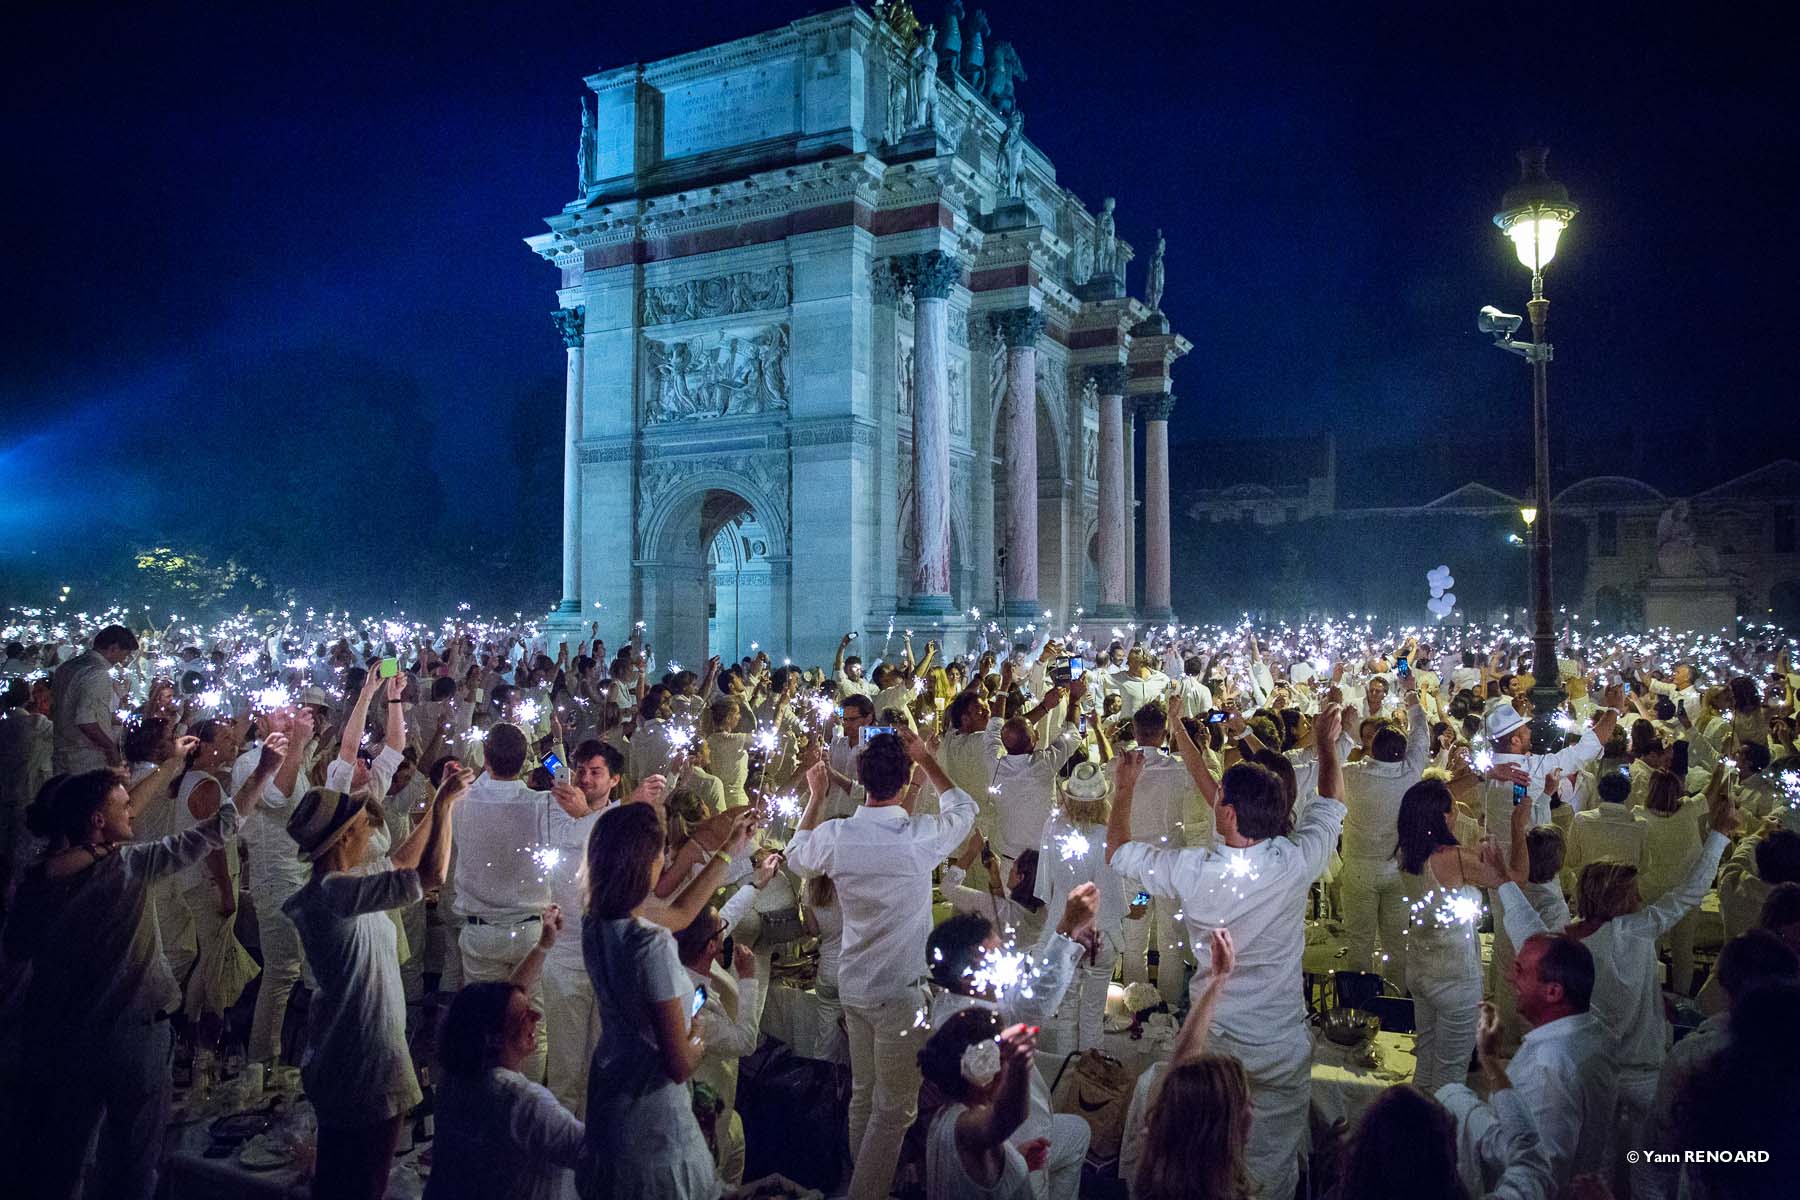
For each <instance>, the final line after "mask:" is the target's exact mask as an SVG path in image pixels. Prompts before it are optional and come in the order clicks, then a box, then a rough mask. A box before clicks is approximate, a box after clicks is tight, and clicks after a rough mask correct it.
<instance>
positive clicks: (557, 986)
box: [540, 741, 665, 1117]
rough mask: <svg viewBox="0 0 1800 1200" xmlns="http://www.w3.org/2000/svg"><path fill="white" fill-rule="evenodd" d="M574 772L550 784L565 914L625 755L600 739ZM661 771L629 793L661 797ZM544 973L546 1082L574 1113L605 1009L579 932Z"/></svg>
mask: <svg viewBox="0 0 1800 1200" xmlns="http://www.w3.org/2000/svg"><path fill="white" fill-rule="evenodd" d="M573 757H574V760H575V762H574V776H573V779H572V780H571V779H558V780H557V781H556V782H555V784H554V785H553V786H552V787H551V789H550V795H551V798H552V799H553V800H555V802H556V803H555V804H554V805H553V806H551V807H550V808H549V809H548V810H547V811H546V813H545V822H546V825H545V830H546V842H545V844H546V846H547V847H548V849H547V850H546V852H545V855H544V859H545V864H544V865H545V866H546V867H547V869H548V874H549V876H550V896H551V900H552V901H553V902H554V903H555V904H556V905H557V906H558V907H559V908H560V909H562V911H563V912H565V913H570V912H580V911H581V864H582V863H583V862H584V861H586V856H587V843H588V838H589V837H590V836H592V834H593V832H594V826H595V825H596V824H597V823H598V822H599V820H600V814H601V813H603V812H605V811H606V810H607V809H608V808H611V807H612V805H613V790H614V789H615V788H616V787H617V785H618V780H619V772H620V771H621V770H622V768H623V767H624V765H625V764H624V757H623V756H622V755H621V754H620V753H619V752H618V751H617V750H616V749H614V748H613V747H611V746H608V745H606V744H604V743H602V742H597V741H587V742H583V743H582V744H581V745H579V746H577V747H576V748H575V753H574V756H573ZM664 783H665V781H664V779H663V777H662V776H661V775H652V776H651V777H650V778H649V779H646V780H644V782H643V783H641V784H639V785H638V788H637V791H636V792H634V793H633V794H632V797H631V798H632V800H633V801H634V802H643V803H648V804H660V803H661V802H662V794H663V788H664ZM543 957H544V964H543V970H542V972H541V974H540V978H541V981H542V982H541V993H542V1001H541V1003H542V1005H543V1009H542V1011H543V1014H544V1026H545V1030H544V1040H545V1043H546V1045H545V1054H546V1057H545V1063H544V1086H546V1087H548V1088H549V1089H550V1093H551V1094H552V1095H553V1096H555V1097H556V1098H557V1099H558V1100H559V1101H561V1102H562V1104H563V1105H564V1107H566V1108H567V1109H568V1110H569V1111H570V1112H572V1113H574V1114H575V1115H576V1116H577V1117H579V1116H583V1115H585V1113H586V1112H587V1073H588V1063H589V1061H590V1060H591V1059H592V1058H593V1054H594V1047H595V1046H597V1045H599V1044H600V1009H599V1007H598V1005H596V1004H595V1002H594V987H593V984H591V983H590V982H589V981H588V976H587V966H586V964H584V963H583V962H582V959H581V939H580V938H558V939H555V940H554V941H552V942H551V944H550V945H549V946H547V947H545V950H544V956H543Z"/></svg>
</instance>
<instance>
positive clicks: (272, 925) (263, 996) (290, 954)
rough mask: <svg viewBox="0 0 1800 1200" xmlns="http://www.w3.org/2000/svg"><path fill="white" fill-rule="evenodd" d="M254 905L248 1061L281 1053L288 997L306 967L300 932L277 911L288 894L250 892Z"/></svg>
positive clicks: (266, 1059) (265, 1059) (276, 1056)
mask: <svg viewBox="0 0 1800 1200" xmlns="http://www.w3.org/2000/svg"><path fill="white" fill-rule="evenodd" d="M250 898H251V900H252V901H254V902H255V904H256V932H257V936H258V937H259V938H260V939H261V941H262V957H263V969H262V983H261V984H259V985H258V986H257V989H256V1013H255V1015H254V1016H253V1017H252V1018H251V1020H250V1045H249V1048H248V1050H247V1054H248V1056H249V1059H250V1061H251V1062H268V1061H272V1060H274V1059H276V1058H278V1057H280V1055H281V1027H282V1024H283V1022H284V1021H285V1020H286V1019H287V1010H288V1000H289V999H290V998H291V997H292V996H293V994H294V985H295V984H296V983H298V982H300V976H301V974H302V972H303V971H304V969H305V966H306V958H305V953H304V951H303V950H302V949H301V947H300V931H299V930H298V929H295V928H294V923H293V922H292V921H290V920H288V919H287V914H286V913H284V912H282V911H281V905H282V902H283V901H285V900H286V899H287V898H288V897H287V894H282V893H279V892H275V891H256V892H252V893H251V894H250Z"/></svg>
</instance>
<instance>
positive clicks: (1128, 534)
mask: <svg viewBox="0 0 1800 1200" xmlns="http://www.w3.org/2000/svg"><path fill="white" fill-rule="evenodd" d="M1137 416H1138V398H1137V397H1136V396H1129V395H1128V396H1126V397H1125V399H1124V400H1123V402H1121V403H1120V405H1119V429H1120V435H1121V436H1120V443H1121V444H1120V447H1119V452H1120V454H1121V456H1122V457H1123V459H1124V462H1125V607H1126V608H1129V609H1131V610H1133V611H1134V612H1135V611H1136V610H1137V606H1138V599H1139V597H1138V594H1137V562H1138V544H1137V499H1138V488H1137Z"/></svg>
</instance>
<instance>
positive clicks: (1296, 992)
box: [1112, 796, 1344, 1045]
mask: <svg viewBox="0 0 1800 1200" xmlns="http://www.w3.org/2000/svg"><path fill="white" fill-rule="evenodd" d="M1343 824H1344V806H1343V805H1342V804H1340V803H1338V802H1337V801H1336V800H1333V799H1331V798H1329V797H1324V796H1319V797H1315V798H1314V799H1313V801H1312V802H1311V803H1310V804H1309V805H1308V806H1307V810H1306V816H1305V817H1304V818H1303V819H1302V820H1301V822H1300V826H1299V828H1297V829H1296V830H1294V834H1293V836H1292V837H1284V838H1265V839H1263V840H1262V841H1260V842H1258V843H1257V844H1256V845H1254V846H1249V847H1246V848H1244V849H1242V850H1237V849H1232V848H1230V847H1226V846H1219V847H1217V848H1215V849H1202V848H1195V849H1184V850H1162V849H1157V848H1156V847H1154V846H1150V845H1146V844H1145V843H1143V842H1129V843H1127V844H1126V845H1124V846H1121V847H1119V849H1118V850H1117V851H1116V852H1114V854H1113V859H1112V867H1113V870H1115V871H1117V872H1118V873H1119V874H1121V875H1124V876H1126V877H1128V878H1132V879H1136V880H1138V881H1139V883H1140V885H1141V886H1142V887H1143V889H1144V890H1145V891H1147V892H1149V893H1150V894H1151V895H1152V896H1162V897H1164V898H1166V899H1170V900H1179V901H1180V902H1181V913H1182V919H1183V922H1184V923H1185V924H1186V925H1187V928H1188V945H1190V946H1205V945H1206V944H1207V943H1208V942H1209V941H1210V940H1211V938H1210V931H1211V930H1213V929H1218V928H1221V927H1223V928H1226V929H1229V930H1231V936H1232V940H1233V941H1234V942H1236V943H1237V947H1238V962H1237V969H1236V970H1235V971H1234V972H1232V975H1231V977H1230V978H1229V979H1227V980H1226V981H1225V984H1224V990H1223V991H1222V992H1221V994H1220V996H1219V1005H1218V1009H1217V1011H1216V1013H1215V1014H1214V1016H1213V1027H1214V1028H1215V1029H1218V1030H1220V1031H1222V1032H1224V1033H1225V1034H1226V1035H1227V1036H1229V1037H1231V1038H1234V1039H1236V1040H1238V1041H1240V1042H1245V1043H1249V1044H1252V1045H1267V1044H1270V1043H1274V1042H1281V1041H1285V1040H1286V1039H1288V1038H1290V1037H1292V1036H1294V1035H1296V1034H1297V1033H1299V1032H1300V1031H1301V1030H1302V1028H1303V1026H1304V1024H1305V1020H1306V1012H1305V1005H1304V1001H1303V992H1302V989H1301V986H1300V956H1301V953H1302V952H1303V951H1304V950H1305V949H1306V929H1305V922H1304V921H1303V920H1302V919H1301V902H1302V901H1303V900H1304V899H1305V897H1306V892H1307V889H1308V888H1310V887H1311V886H1312V882H1313V880H1315V879H1317V878H1318V877H1319V874H1320V872H1322V871H1323V870H1324V869H1325V863H1326V861H1327V860H1328V859H1329V858H1330V857H1331V852H1332V850H1333V849H1334V848H1335V847H1336V846H1337V840H1338V833H1339V831H1340V830H1341V829H1342V828H1343ZM1197 957H1200V958H1205V957H1206V956H1204V955H1199V956H1197ZM1211 977H1212V964H1211V962H1210V960H1208V961H1205V962H1201V963H1200V964H1199V966H1198V968H1197V969H1196V970H1195V972H1194V977H1193V980H1192V982H1191V983H1190V984H1189V994H1190V995H1191V996H1192V998H1193V1000H1194V1002H1195V1003H1196V1004H1197V1003H1199V1001H1200V996H1201V994H1202V993H1204V992H1205V990H1206V984H1207V981H1208V980H1209V979H1210V978H1211Z"/></svg>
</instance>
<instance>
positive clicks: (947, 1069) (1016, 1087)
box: [918, 1008, 1045, 1200]
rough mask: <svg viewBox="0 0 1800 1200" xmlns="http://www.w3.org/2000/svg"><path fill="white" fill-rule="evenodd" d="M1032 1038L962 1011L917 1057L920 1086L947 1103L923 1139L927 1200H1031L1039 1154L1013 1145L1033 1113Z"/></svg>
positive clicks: (984, 1013) (1037, 1147)
mask: <svg viewBox="0 0 1800 1200" xmlns="http://www.w3.org/2000/svg"><path fill="white" fill-rule="evenodd" d="M1035 1048H1036V1046H1035V1042H1034V1040H1033V1037H1032V1031H1031V1030H1030V1029H1029V1028H1027V1027H1025V1026H1023V1025H1015V1026H1012V1027H1011V1028H1002V1027H1001V1024H1000V1018H999V1017H997V1016H995V1015H994V1014H993V1013H992V1012H991V1011H989V1010H988V1009H985V1008H967V1009H964V1010H963V1011H961V1012H959V1013H957V1014H955V1015H954V1016H952V1017H951V1018H950V1019H949V1020H947V1021H946V1022H945V1023H944V1024H943V1025H941V1026H939V1027H938V1028H937V1029H935V1030H933V1031H932V1034H931V1038H930V1040H929V1041H927V1042H926V1043H925V1045H924V1047H923V1048H922V1049H921V1050H920V1051H919V1056H918V1067H919V1071H920V1074H921V1076H922V1078H924V1079H927V1080H929V1081H930V1082H931V1085H932V1087H933V1089H935V1091H936V1092H937V1094H938V1095H941V1096H944V1097H947V1098H948V1099H949V1101H950V1102H949V1103H948V1104H945V1105H944V1106H943V1107H942V1108H940V1109H938V1110H937V1111H936V1112H935V1113H933V1114H932V1116H931V1120H930V1123H929V1124H928V1125H927V1127H926V1131H925V1139H926V1141H925V1197H926V1200H1032V1195H1033V1193H1032V1187H1031V1177H1030V1175H1029V1173H1028V1172H1029V1171H1030V1169H1031V1163H1032V1162H1033V1161H1034V1160H1041V1159H1042V1158H1043V1156H1044V1153H1045V1150H1044V1147H1043V1146H1042V1145H1041V1144H1039V1143H1035V1142H1034V1143H1032V1144H1031V1145H1030V1147H1029V1149H1030V1153H1029V1154H1026V1153H1023V1152H1021V1151H1020V1150H1019V1149H1018V1148H1017V1147H1016V1146H1015V1145H1014V1144H1013V1138H1014V1137H1015V1135H1016V1134H1017V1131H1018V1129H1019V1127H1020V1125H1021V1124H1023V1123H1024V1121H1025V1120H1026V1119H1027V1117H1028V1116H1029V1115H1030V1111H1031V1097H1030V1083H1031V1080H1032V1079H1034V1078H1035V1077H1036V1076H1037V1071H1036V1070H1034V1069H1033V1065H1032V1064H1033V1059H1032V1054H1033V1052H1034V1050H1035Z"/></svg>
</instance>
